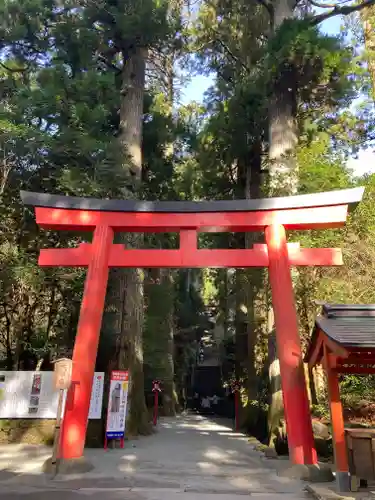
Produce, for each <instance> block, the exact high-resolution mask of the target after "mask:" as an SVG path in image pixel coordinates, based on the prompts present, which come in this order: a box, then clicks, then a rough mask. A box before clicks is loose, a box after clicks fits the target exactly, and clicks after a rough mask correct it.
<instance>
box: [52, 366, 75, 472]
mask: <svg viewBox="0 0 375 500" xmlns="http://www.w3.org/2000/svg"><path fill="white" fill-rule="evenodd" d="M72 364H73V363H72V360H71V359H67V358H62V359H58V360H57V361H55V369H54V374H53V375H54V377H53V383H54V387H55V389H56V390H57V391H59V402H58V406H57V416H56V424H55V435H54V439H53V449H52V459H51V464H52V470H53V471H54V474H55V475H56V474H57V472H58V458H59V448H60V431H61V423H62V412H63V404H64V393H65V391H66V390H67V389H69V387H70V384H71V382H72Z"/></svg>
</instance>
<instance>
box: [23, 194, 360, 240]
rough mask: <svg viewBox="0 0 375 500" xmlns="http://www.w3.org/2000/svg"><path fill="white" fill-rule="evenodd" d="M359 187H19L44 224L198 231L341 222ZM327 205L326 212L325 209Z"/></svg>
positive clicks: (355, 200)
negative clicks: (266, 193) (198, 193)
mask: <svg viewBox="0 0 375 500" xmlns="http://www.w3.org/2000/svg"><path fill="white" fill-rule="evenodd" d="M363 191H364V188H362V187H360V188H354V189H345V190H340V191H331V192H326V193H314V194H304V195H298V196H288V197H282V198H261V199H254V200H223V201H155V202H147V201H136V200H100V199H95V198H78V197H72V196H59V195H50V194H44V193H33V192H27V191H21V198H22V201H23V202H24V204H25V205H31V206H34V207H36V221H37V223H38V224H39V225H40V226H41V227H44V228H48V229H52V228H54V229H65V230H81V231H82V230H87V231H91V230H93V229H94V228H95V227H96V226H98V225H108V226H111V227H112V228H113V230H114V231H127V232H178V231H180V230H183V229H195V230H197V231H198V232H226V231H233V232H246V231H261V230H263V229H264V228H265V227H267V226H269V225H271V224H275V223H277V224H282V225H283V226H284V227H285V228H286V229H298V230H300V229H318V228H321V229H323V228H327V227H331V228H332V227H340V226H342V225H344V224H345V220H346V216H347V212H348V208H349V207H354V206H356V205H357V204H358V203H359V202H360V201H361V199H362V195H363ZM327 209H329V210H327Z"/></svg>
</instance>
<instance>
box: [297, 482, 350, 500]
mask: <svg viewBox="0 0 375 500" xmlns="http://www.w3.org/2000/svg"><path fill="white" fill-rule="evenodd" d="M304 491H306V492H307V493H309V494H310V495H311V496H312V497H313V498H315V500H355V497H352V496H343V495H339V494H338V493H336V492H334V491H333V490H331V489H330V488H327V487H324V486H316V485H313V484H308V485H306V486H305V488H304Z"/></svg>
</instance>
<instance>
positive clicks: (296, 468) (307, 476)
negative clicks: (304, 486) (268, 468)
mask: <svg viewBox="0 0 375 500" xmlns="http://www.w3.org/2000/svg"><path fill="white" fill-rule="evenodd" d="M278 475H279V476H281V477H288V478H289V479H301V480H302V481H309V482H311V483H330V482H332V481H334V480H335V477H334V475H333V473H332V470H331V468H330V467H329V466H325V465H316V464H313V465H303V464H296V465H292V466H291V467H288V468H287V469H284V470H282V471H279V472H278Z"/></svg>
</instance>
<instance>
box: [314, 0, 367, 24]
mask: <svg viewBox="0 0 375 500" xmlns="http://www.w3.org/2000/svg"><path fill="white" fill-rule="evenodd" d="M310 2H311V0H310ZM371 5H375V0H365V1H364V2H362V3H360V4H357V5H345V6H343V7H339V6H337V5H336V6H335V7H334V8H333V9H332V10H331V11H330V12H324V13H323V14H319V15H317V16H315V17H313V18H311V21H310V22H311V25H312V26H316V25H317V24H319V23H321V22H323V21H326V20H327V19H330V18H331V17H334V16H347V15H348V14H351V13H352V12H358V11H359V10H362V9H364V8H365V7H371Z"/></svg>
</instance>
